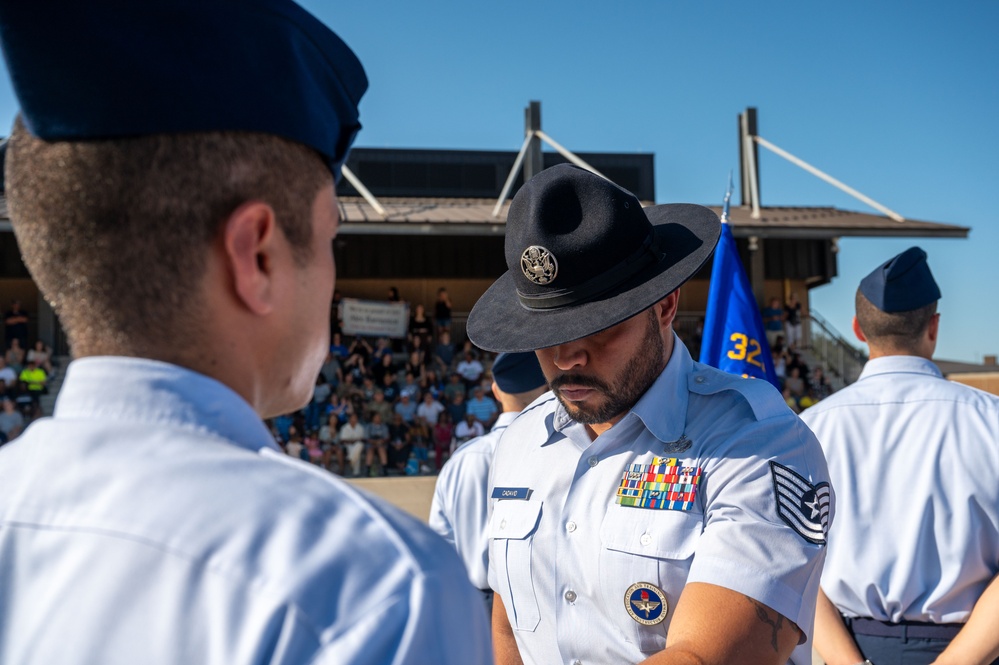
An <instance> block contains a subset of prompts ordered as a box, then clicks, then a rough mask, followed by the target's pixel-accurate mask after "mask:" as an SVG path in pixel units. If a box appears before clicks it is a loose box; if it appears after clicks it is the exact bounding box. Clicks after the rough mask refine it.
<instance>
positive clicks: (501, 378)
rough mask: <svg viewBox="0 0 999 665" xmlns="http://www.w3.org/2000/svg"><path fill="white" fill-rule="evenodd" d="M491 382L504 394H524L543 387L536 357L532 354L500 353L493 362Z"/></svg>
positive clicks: (543, 380) (542, 377)
mask: <svg viewBox="0 0 999 665" xmlns="http://www.w3.org/2000/svg"><path fill="white" fill-rule="evenodd" d="M492 372H493V381H495V382H496V385H497V386H499V389H500V390H502V391H503V392H505V393H510V394H511V395H516V394H517V393H526V392H528V391H530V390H534V389H535V388H540V387H541V386H543V385H545V384H546V383H547V381H546V380H545V375H544V374H542V373H541V365H539V364H538V357H537V356H536V355H534V353H533V352H527V353H501V354H499V355H498V356H496V360H494V361H493V368H492Z"/></svg>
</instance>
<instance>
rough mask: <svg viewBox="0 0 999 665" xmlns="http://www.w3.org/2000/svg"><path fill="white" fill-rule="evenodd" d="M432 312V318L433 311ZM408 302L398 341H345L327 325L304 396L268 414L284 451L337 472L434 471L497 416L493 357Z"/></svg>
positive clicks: (424, 472) (411, 473)
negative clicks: (301, 403)
mask: <svg viewBox="0 0 999 665" xmlns="http://www.w3.org/2000/svg"><path fill="white" fill-rule="evenodd" d="M438 319H439V317H438ZM443 322H444V321H440V320H436V319H435V321H430V320H429V319H428V318H427V317H426V315H425V314H424V308H423V307H422V306H419V305H418V306H417V307H416V308H414V311H413V314H412V316H411V319H410V325H409V333H408V335H407V337H406V338H405V339H394V340H392V339H388V338H377V339H369V338H365V337H361V336H358V337H354V338H345V337H344V336H343V335H342V333H341V332H339V330H338V328H339V326H334V332H333V335H332V340H331V345H330V351H329V354H328V356H327V358H326V362H325V364H324V365H323V367H322V371H321V372H320V375H319V377H318V379H317V381H316V388H315V392H314V394H313V398H312V401H311V402H310V403H309V404H308V405H307V406H306V407H305V408H304V409H302V410H301V411H298V412H296V413H292V414H287V415H284V416H279V417H277V418H274V419H271V420H270V421H268V424H269V425H270V426H271V431H272V432H273V433H274V437H275V440H277V442H278V444H279V445H280V446H281V447H282V448H283V449H284V450H285V452H287V453H288V454H289V455H292V456H295V457H299V458H301V459H303V460H307V461H310V462H312V463H314V464H316V465H319V466H322V467H323V468H325V469H328V470H330V471H333V472H335V473H339V474H341V475H344V476H362V475H370V476H384V475H404V474H405V475H417V474H427V473H433V472H435V471H439V470H440V468H441V465H442V464H443V463H444V461H445V460H446V459H447V458H448V457H449V456H450V454H451V453H452V452H454V450H455V449H456V448H457V447H458V446H459V445H461V444H462V443H464V442H465V441H468V440H469V439H472V438H474V437H477V436H481V435H483V434H485V433H486V432H487V431H488V430H489V428H490V427H491V426H492V424H493V422H494V421H495V420H496V417H497V416H498V415H499V406H498V405H497V403H496V400H495V399H494V398H493V396H492V390H491V386H492V378H491V375H490V374H489V371H488V369H487V367H488V366H489V365H490V364H491V360H492V358H491V356H490V355H489V354H485V353H484V352H482V351H480V350H478V349H476V348H474V347H473V346H472V344H471V343H470V342H465V344H464V345H463V347H462V348H461V349H456V348H455V346H454V344H452V342H451V338H450V329H449V328H450V321H447V324H448V325H447V326H438V325H435V324H436V323H443Z"/></svg>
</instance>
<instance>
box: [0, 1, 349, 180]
mask: <svg viewBox="0 0 999 665" xmlns="http://www.w3.org/2000/svg"><path fill="white" fill-rule="evenodd" d="M0 46H2V48H3V55H4V58H5V60H6V61H7V68H8V70H9V71H10V77H11V82H12V83H13V86H14V90H15V92H16V93H17V98H18V101H19V102H20V104H21V113H22V116H23V118H24V122H25V125H26V127H27V128H28V130H29V131H30V132H31V133H32V134H34V135H35V136H37V137H39V138H41V139H44V140H46V141H85V140H100V139H110V138H123V137H129V136H142V135H147V134H177V133H186V132H215V131H245V132H259V133H265V134H274V135H276V136H281V137H283V138H286V139H290V140H292V141H296V142H298V143H302V144H304V145H307V146H309V147H311V148H313V149H314V150H316V151H317V152H318V153H319V154H321V155H322V156H323V158H324V159H325V160H326V163H327V165H328V166H329V168H330V171H332V173H333V174H334V176H339V173H340V168H341V166H342V164H343V162H344V160H345V159H346V157H347V152H348V150H349V149H350V146H351V144H352V142H353V140H354V137H355V136H356V134H357V132H358V130H359V129H360V127H361V125H360V122H359V121H358V110H357V105H358V102H359V101H360V99H361V96H362V95H363V94H364V92H365V90H366V89H367V86H368V80H367V77H366V76H365V74H364V69H363V68H362V66H361V63H360V61H359V60H358V59H357V56H355V55H354V53H353V52H352V51H351V50H350V48H349V47H348V46H347V45H346V44H345V43H344V42H343V41H342V40H341V39H340V38H339V37H338V36H337V35H336V34H334V33H333V32H332V31H331V30H329V28H327V27H326V26H325V25H323V24H322V23H321V22H320V21H319V20H318V19H316V18H315V17H314V16H312V15H311V14H309V13H308V12H307V11H305V10H304V9H302V8H301V7H299V6H298V5H296V4H295V3H294V2H291V1H290V0H238V1H237V0H155V1H153V2H146V1H142V0H138V1H136V0H88V1H85V2H81V1H80V0H51V1H48V2H33V1H31V0H25V1H24V2H21V1H10V2H7V1H4V2H0Z"/></svg>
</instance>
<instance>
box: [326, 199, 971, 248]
mask: <svg viewBox="0 0 999 665" xmlns="http://www.w3.org/2000/svg"><path fill="white" fill-rule="evenodd" d="M379 202H380V203H381V205H382V207H383V208H384V209H385V212H386V215H385V216H384V217H382V215H380V214H379V213H378V212H377V211H376V210H375V209H374V208H373V207H372V206H371V205H370V204H368V202H367V201H365V200H364V199H363V198H361V197H348V196H345V197H342V198H341V199H340V212H341V215H342V220H341V223H340V232H341V233H346V234H365V235H379V234H391V235H427V234H430V235H432V234H440V235H450V236H461V235H502V234H503V232H504V229H505V226H506V215H507V211H508V210H509V209H510V202H509V201H507V202H506V203H504V205H503V206H502V208H501V209H500V214H499V217H493V215H492V213H493V209H494V207H495V205H496V202H495V201H494V200H492V199H457V198H380V199H379ZM644 205H649V202H644ZM709 207H711V209H712V210H714V211H715V212H717V213H718V214H719V215H720V214H721V208H720V207H719V206H709ZM760 213H761V214H760V218H759V219H753V217H752V215H751V213H750V209H749V208H748V207H745V208H743V207H736V208H732V209H731V210H730V211H729V217H730V223H731V224H732V233H733V235H735V236H737V237H750V236H755V237H757V238H791V239H795V238H808V239H831V238H840V237H844V236H856V237H883V238H892V237H899V238H917V237H918V238H967V237H968V232H969V231H970V229H969V228H968V227H964V226H955V225H953V224H942V223H937V222H923V221H918V220H906V221H904V222H896V221H894V220H892V219H890V218H888V217H883V216H881V215H872V214H868V213H862V212H853V211H850V210H840V209H838V208H829V207H776V208H762V209H761V210H760Z"/></svg>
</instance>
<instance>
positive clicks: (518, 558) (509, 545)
mask: <svg viewBox="0 0 999 665" xmlns="http://www.w3.org/2000/svg"><path fill="white" fill-rule="evenodd" d="M541 506H542V502H540V501H513V500H507V501H497V502H496V504H495V505H494V506H493V515H492V518H491V520H490V522H489V538H490V539H491V540H492V546H491V547H490V549H489V565H490V566H497V571H503V573H504V574H503V576H502V577H501V578H500V579H505V581H506V583H507V584H508V585H509V587H508V588H507V589H497V591H498V592H500V595H502V596H503V600H504V603H505V609H506V613H507V617H508V618H509V619H510V625H511V626H512V627H513V628H514V630H526V631H531V632H533V631H534V630H535V629H536V628H537V627H538V623H539V622H540V621H541V613H540V611H539V610H538V596H537V592H536V591H535V586H534V570H533V568H534V566H533V562H532V557H531V550H532V548H533V544H534V535H535V533H536V532H537V529H538V524H539V523H540V522H541Z"/></svg>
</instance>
